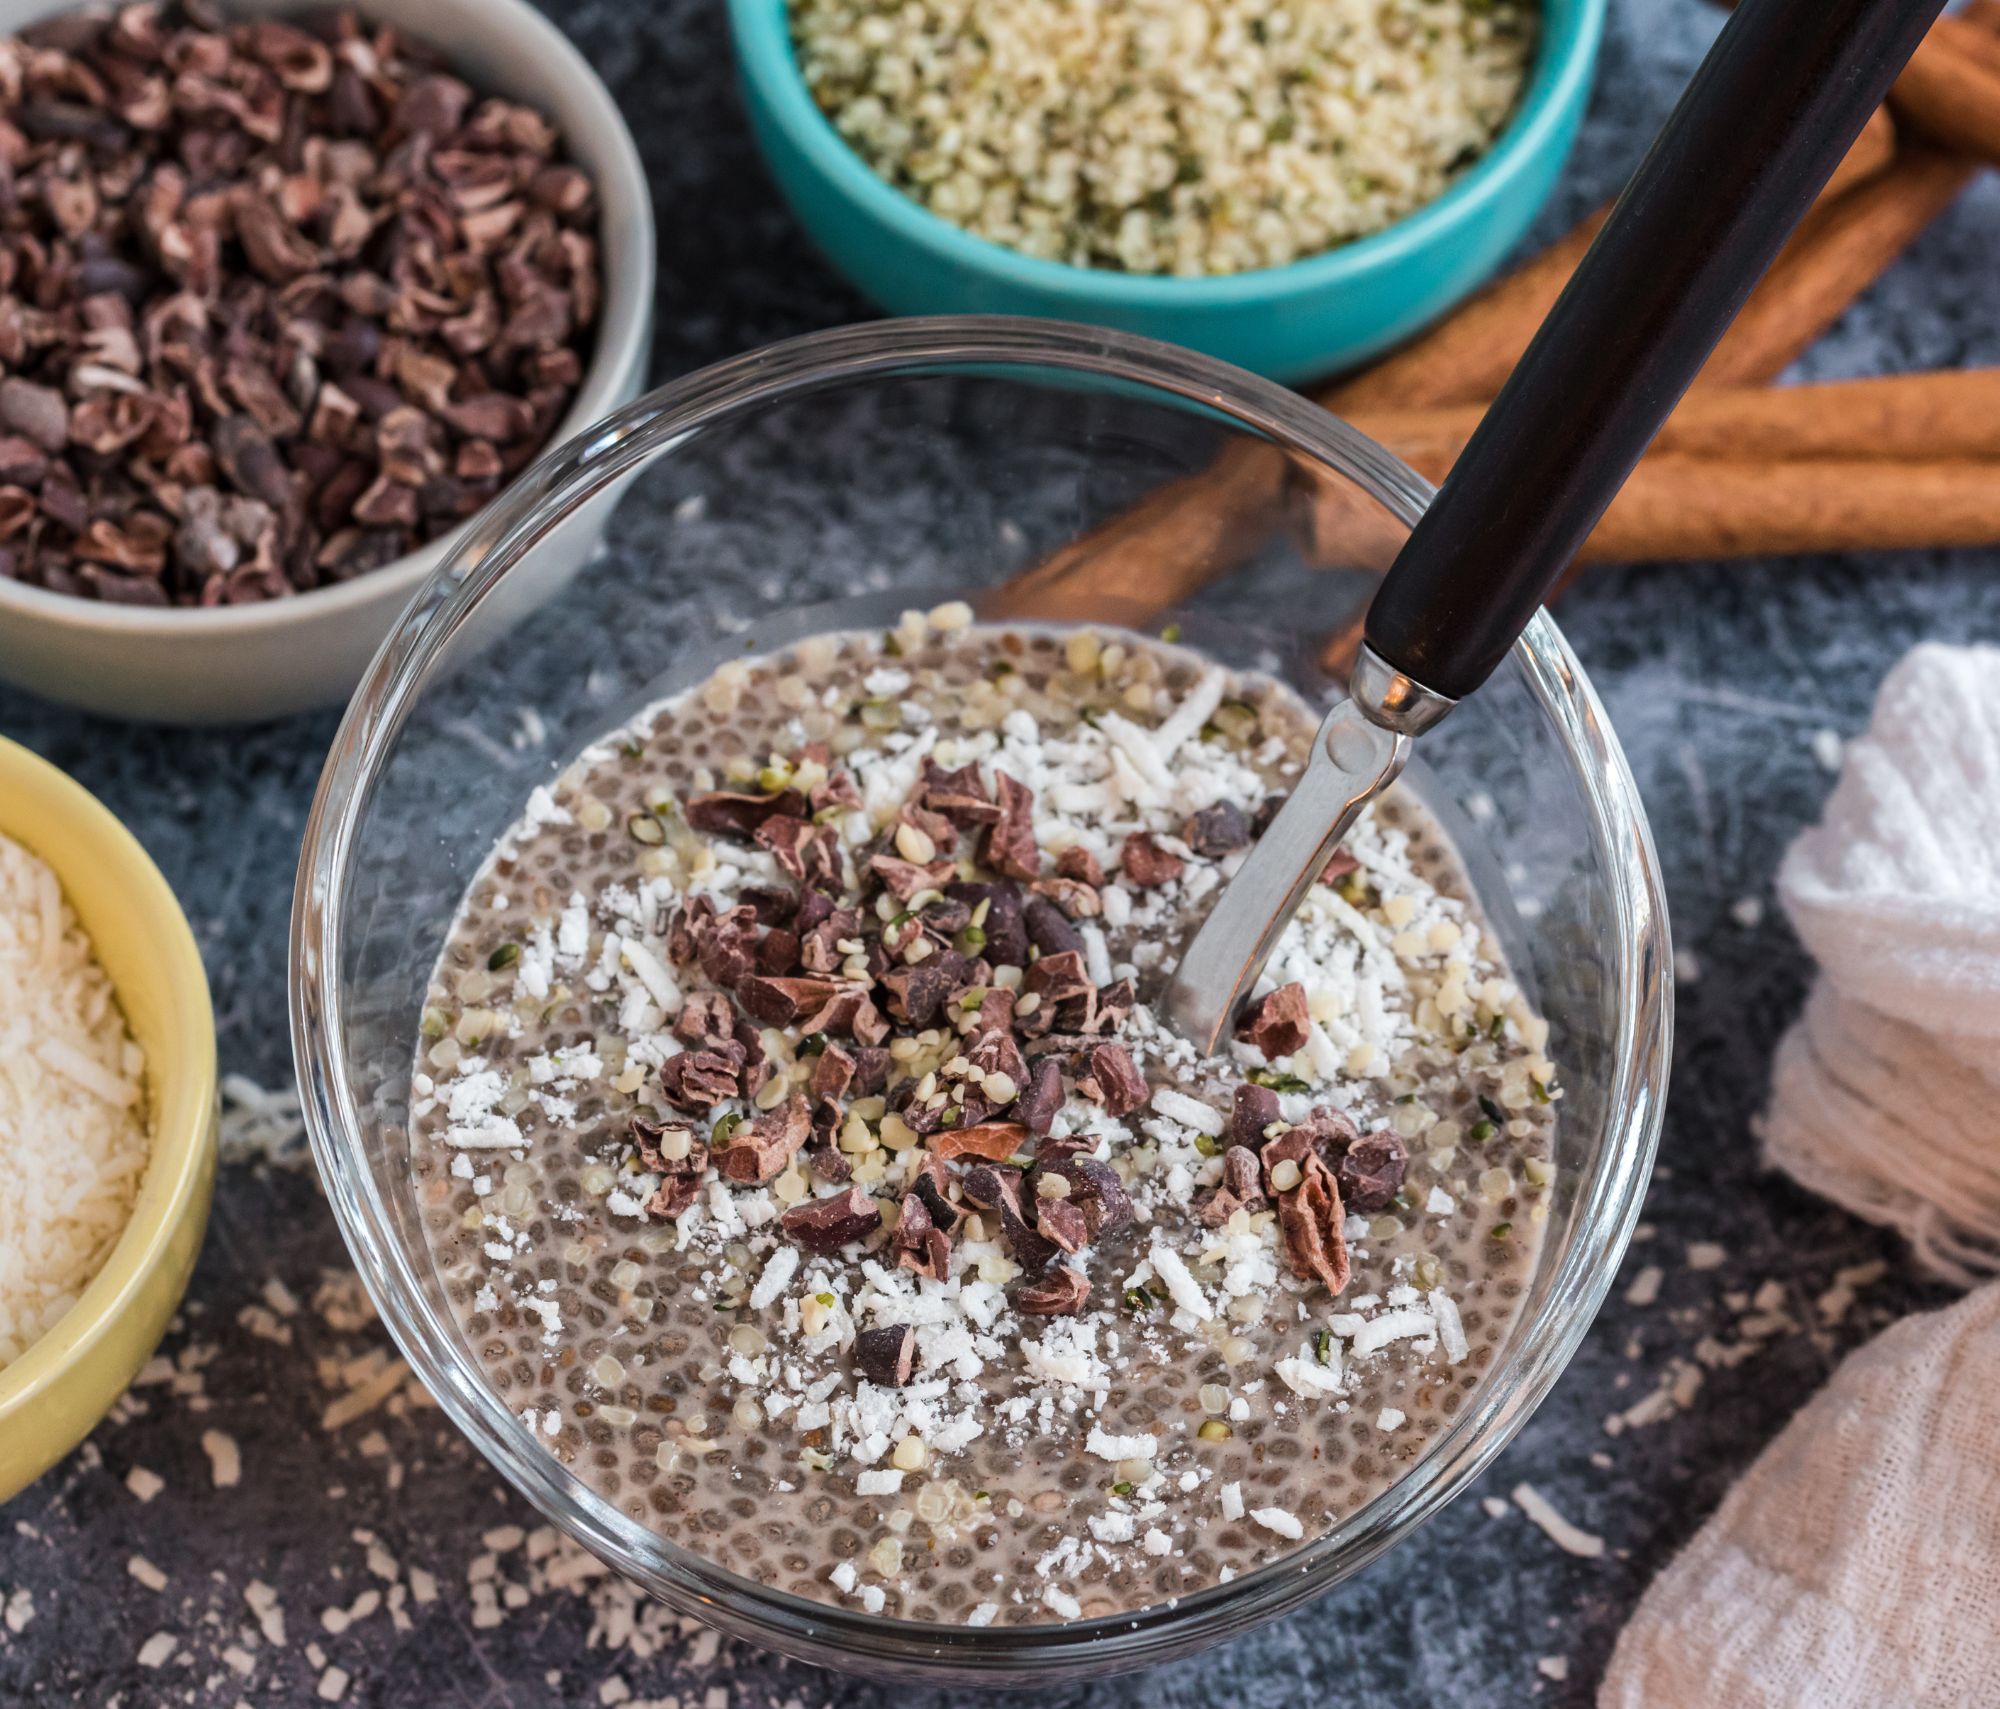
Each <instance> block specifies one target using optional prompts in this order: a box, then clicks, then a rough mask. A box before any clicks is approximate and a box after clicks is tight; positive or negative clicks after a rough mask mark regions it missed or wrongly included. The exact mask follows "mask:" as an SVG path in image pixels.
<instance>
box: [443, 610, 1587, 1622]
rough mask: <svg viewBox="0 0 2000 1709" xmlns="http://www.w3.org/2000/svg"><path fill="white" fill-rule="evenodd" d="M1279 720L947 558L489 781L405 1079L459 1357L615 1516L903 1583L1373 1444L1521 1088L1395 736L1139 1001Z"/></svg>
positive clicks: (1500, 1191) (1513, 1167)
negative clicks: (997, 600) (882, 610)
mask: <svg viewBox="0 0 2000 1709" xmlns="http://www.w3.org/2000/svg"><path fill="white" fill-rule="evenodd" d="M1316 725H1317V719H1316V718H1315V716H1314V715H1313V714H1312V712H1311V711H1310V710H1309V709H1308V708H1307V707H1306V706H1305V705H1304V703H1303V702H1302V701H1300V700H1299V699H1298V698H1297V697H1296V696H1295V695H1294V694H1293V693H1292V692H1291V691H1290V690H1289V689H1287V688H1285V687H1283V686H1281V685H1280V684H1278V683H1276V682H1274V681H1271V680H1269V679H1266V678H1263V677H1259V676H1252V675H1247V674H1246V675H1239V674H1235V673H1232V672H1230V671H1228V670H1226V669H1224V668H1222V667H1221V666H1219V665H1216V664H1214V663H1212V662H1210V661H1208V660H1206V659H1204V658H1202V657H1201V656H1199V655H1197V654H1195V653H1193V652H1191V651H1189V650H1187V649H1184V648H1182V647H1180V646H1178V645H1175V644H1172V643H1171V642H1170V641H1169V640H1162V639H1154V638H1150V637H1144V636H1140V635H1137V634H1132V633H1127V632H1121V631H1114V630H1107V629H1059V628H1038V627H1026V626H1019V627H1017V626H1007V627H998V626H981V625H975V624H974V623H973V622H972V621H971V613H970V612H969V611H968V610H967V609H966V608H965V607H964V606H962V605H948V606H941V607H939V608H938V609H937V610H935V611H933V612H931V613H930V614H929V615H928V616H925V615H923V614H917V613H911V614H908V615H906V616H905V617H904V619H903V620H902V622H901V623H900V624H899V625H898V627H897V628H895V629H894V630H892V631H890V632H888V633H887V634H883V633H881V632H868V633H862V632H849V633H837V634H828V635H822V636H816V637H813V638H810V639H808V640H805V641H801V642H799V643H797V644H796V645H794V646H792V647H790V648H788V649H787V650H785V651H783V652H780V653H777V654H774V655H771V656H768V657H764V658H759V659H754V660H742V661H734V662H731V663H729V664H727V665H724V666H723V667H722V668H720V669H719V670H717V671H716V672H715V673H714V675H712V676H711V677H709V678H708V679H707V680H706V681H704V682H703V683H701V684H700V685H699V686H698V687H697V688H695V689H692V690H690V691H688V692H686V693H684V694H681V695H679V696H677V697H675V698H673V699H671V700H669V701H667V702H665V703H663V704H660V705H657V706H655V707H653V708H651V709H649V710H648V711H647V712H645V713H644V714H642V715H641V716H640V717H638V718H637V719H635V720H634V721H632V722H631V723H630V724H629V725H627V726H626V727H625V728H623V729H621V730H619V731H616V732H614V733H612V734H611V735H609V736H607V737H605V738H603V739H602V740H601V741H599V742H597V743H595V744H593V745H592V746H591V747H589V748H588V749H586V750H585V751H584V752H583V754H582V755H581V756H580V757H579V758H578V759H577V760H576V761H575V763H574V764H572V765H571V766H570V767H569V768H568V769H567V770H566V771H565V772H564V773H563V774H562V775H561V777H560V778H559V779H558V780H557V781H556V782H555V783H554V784H553V785H552V786H550V787H547V788H540V789H537V790H535V791H534V793H533V795H532V796H531V798H530V799H529V801H528V803H527V806H526V811H525V813H524V815H523V817H522V818H521V819H520V820H519V822H518V823H517V824H516V825H515V826H514V827H513V829H512V830H511V831H510V832H509V833H508V834H507V836H506V837H505V838H504V839H503V840H502V841H501V843H500V845H499V846H498V848H497V849H496V850H495V852H494V853H493V854H492V855H491V856H490V857H489V859H488V860H487V862H486V864H485V865H484V866H483V867H482V869H481V870H480V872H479V874H478V876H477V877H476V879H475V880H474V881H473V883H472V885H471V888H470V890H469V892H468V894H467V896H466V898H465V901H464V903H463V906H462V908H461V911H460V914H459V916H458V918H457V920H456V921H455V922H454V925H453V928H452V931H451V934H450V937H449V939H448V942H447V945H446V948H445V950H444V953H443V955H442V957H441V960H440V963H439V965H438V968H437V971H436V974H435V976H434V978H433V981H432V985H431V989H430V992H429V997H428V1005H427V1007H426V1009H425V1011H424V1015H423V1019H422V1023H421V1026H422V1035H423V1036H422V1039H421V1040H420V1054H419V1058H418V1061H417V1063H416V1073H415V1078H414V1103H413V1110H412V1121H411V1146H412V1167H413V1169H414V1171H415V1177H416V1189H417V1195H418V1200H419V1203H420V1205H421V1207H422V1211H423V1217H424V1223H425V1227H426V1230H427V1236H428V1239H429V1241H430V1244H431V1248H432V1251H433V1255H434V1257H435V1260H436V1264H437V1267H438V1271H439V1274H440V1276H441V1277H442V1279H443V1283H444V1286H445V1288H446V1290H447V1292H448V1295H449V1297H450V1299H451V1301H452V1303H453V1306H454V1308H455V1310H456V1311H457V1313H458V1317H459V1321H460V1323H461V1325H462V1327H463V1330H464V1333H465V1335H466V1338H467V1341H468V1343H469V1345H470V1346H471V1347H473V1348H474V1349H476V1351H477V1354H478V1356H479V1358H480V1360H481V1362H482V1364H483V1366H484V1369H485V1371H486V1374H487V1377H488V1379H489V1380H490V1381H491V1382H492V1384H493V1386H494V1388H495V1389H496V1391H497V1392H498V1393H499V1394H500V1395H501V1396H502V1397H503V1399H504V1400H505V1402H506V1404H507V1405H508V1406H509V1407H510V1408H511V1409H512V1410H513V1411H514V1412H515V1413H516V1414H517V1415H518V1416H519V1417H520V1418H521V1419H522V1420H523V1422H524V1423H525V1424H526V1425H527V1426H528V1427H529V1428H530V1429H531V1430H532V1431H533V1432H534V1434H535V1435H536V1437H537V1438H538V1439H539V1440H540V1441H541V1442H542V1443H543V1444H544V1445H545V1446H546V1447H547V1449H548V1451H549V1452H550V1453H552V1454H554V1455H555V1456H557V1458H559V1459H560V1460H562V1461H563V1462H564V1463H565V1464H567V1465H568V1466H570V1467H571V1468H572V1469H573V1470H574V1471H575V1473H576V1474H577V1475H578V1476H579V1477H580V1478H581V1479H583V1480H584V1481H585V1482H586V1483H587V1484H588V1485H590V1486H591V1487H592V1488H593V1489H595V1490H596V1491H597V1492H598V1493H599V1494H600V1495H602V1496H603V1497H604V1498H605V1499H606V1500H608V1501H610V1502H613V1503H615V1504H616V1505H617V1506H618V1507H619V1508H621V1509H622V1510H623V1511H624V1512H626V1513H627V1514H629V1515H630V1516H631V1517H632V1518H633V1519H635V1520H637V1521H639V1522H641V1523H643V1524H645V1525H647V1526H650V1527H651V1528H652V1529H653V1530H655V1531H656V1532H658V1533H659V1534H660V1535H661V1536H662V1537H665V1538H667V1539H669V1540H671V1541H673V1542H675V1543H678V1544H681V1545H683V1546H685V1547H687V1548H689V1549H691V1550H693V1551H695V1552H697V1553H699V1554H701V1555H703V1556H705V1557H706V1558H707V1559H709V1560H711V1561H713V1562H715V1563H717V1564H718V1565H720V1566H723V1567H726V1568H729V1569H731V1570H732V1571H734V1572H737V1573H739V1574H742V1575H744V1576H745V1577H748V1578H752V1579H756V1580H759V1581H761V1582H763V1583H765V1584H768V1585H772V1586H775V1587H778V1588H781V1589H784V1590H787V1591H790V1592H793V1593H795V1594H797V1595H800V1596H804V1597H810V1598H816V1599H820V1600H824V1601H829V1602H836V1603H841V1604H844V1605H848V1606H853V1607H857V1608H860V1609H863V1610H866V1611H868V1612H870V1613H879V1614H883V1615H886V1616H891V1617H895V1618H900V1619H909V1620H920V1621H943V1622H952V1623H965V1624H972V1625H985V1624H988V1623H993V1622H998V1623H1002V1624H1031V1623H1035V1622H1042V1621H1051V1620H1073V1619H1078V1618H1086V1617H1092V1616H1099V1615H1106V1614H1113V1613H1118V1612H1123V1611H1129V1610H1133V1609H1137V1608H1140V1607H1144V1606H1146V1605H1149V1604H1153V1603H1158V1602H1162V1601H1165V1600H1169V1599H1171V1598H1174V1597H1176V1596H1180V1595H1184V1594H1186V1593H1188V1592H1191V1591H1194V1590H1198V1589H1201V1588H1204V1587H1206V1586H1210V1585H1214V1584H1216V1583H1219V1582H1223V1581H1226V1580H1229V1579H1231V1578H1233V1577H1236V1576H1237V1575H1239V1574H1241V1573H1244V1572H1247V1571H1250V1570H1251V1569H1253V1568H1255V1567H1258V1566H1261V1565H1263V1564H1265V1563H1267V1562H1270V1561H1272V1560H1275V1559H1277V1558H1279V1557H1280V1556H1282V1555H1284V1554H1285V1553H1286V1552H1288V1551H1290V1550H1292V1549H1294V1548H1296V1547H1298V1546H1300V1545H1301V1543H1302V1542H1304V1541H1307V1540H1310V1539H1312V1538H1315V1537H1318V1536H1320V1535H1322V1534H1324V1533H1325V1532H1326V1531H1327V1530H1329V1529H1330V1528H1331V1527H1332V1526H1333V1525H1335V1524H1336V1523H1337V1522H1339V1521H1340V1520H1341V1519H1342V1518H1343V1517H1345V1516H1346V1515H1348V1514H1351V1513H1352V1512H1354V1511H1355V1510H1356V1509H1357V1508H1359V1507H1360V1506H1361V1505H1362V1504H1363V1503H1365V1502H1367V1501H1368V1500H1369V1499H1370V1498H1372V1497H1373V1496H1375V1495H1377V1494H1379V1493H1380V1492H1381V1491H1382V1490H1384V1489H1385V1488H1387V1487H1388V1486H1389V1485H1390V1484H1392V1483H1393V1482H1395V1480H1396V1479H1398V1478H1399V1477H1401V1476H1402V1475H1403V1473H1404V1472H1406V1471H1407V1470H1408V1469H1409V1468H1410V1467H1411V1466H1412V1465H1413V1464H1415V1463H1416V1461H1417V1460H1418V1459H1419V1458H1421V1456H1422V1455H1423V1454H1424V1452H1425V1450H1426V1447H1427V1446H1428V1444H1429V1443H1430V1442H1431V1440H1432V1439H1433V1437H1434V1436H1435V1435H1436V1434H1437V1432H1438V1431H1439V1430H1440V1429H1441V1427H1442V1426H1443V1425H1444V1424H1445V1422H1446V1420H1448V1419H1449V1418H1450V1417H1451V1416H1452V1415H1453V1414H1454V1413H1455V1412H1457V1411H1458V1410H1459V1408H1460V1407H1462V1406H1463V1405H1465V1404H1466V1402H1467V1399H1468V1397H1469V1396H1470V1395H1471V1394H1472V1392H1473V1391H1474V1390H1475V1389H1476V1388H1477V1386H1478V1385H1479V1383H1480V1381H1481V1380H1482V1377H1483V1375H1484V1373H1485V1372H1486V1370H1487V1368H1488V1366H1489V1364H1490V1362H1491V1361H1492V1359H1493V1356H1494V1353H1495V1351H1496V1349H1497V1348H1498V1347H1499V1346H1500V1345H1501V1343H1502V1342H1503V1340H1504V1338H1505V1336H1506V1334H1507V1332H1508V1329H1509V1327H1510V1325H1511V1323H1512V1321H1513V1319H1514V1316H1515V1314H1516V1312H1517V1310H1518V1309H1519V1304H1520V1301H1521V1299H1522V1298H1523V1296H1524V1294H1525V1292H1526V1284H1527V1281H1528V1278H1529V1276H1530V1275H1531V1273H1532V1270H1533V1267H1534V1262H1535V1256H1536V1252H1537V1248H1538V1245H1539V1242H1540V1239H1541V1233H1542V1226H1543V1223H1544V1220H1545V1216H1546V1211H1547V1206H1548V1202H1549V1192H1550V1188H1551V1185H1552V1182H1553V1178H1554V1168H1553V1162H1552V1139H1553V1127H1554V1116H1555V1108H1556V1103H1557V1100H1558V1099H1559V1098H1560V1091H1559V1089H1558V1087H1557V1084H1556V1080H1555V1075H1554V1069H1553V1067H1552V1065H1551V1063H1550V1062H1549V1060H1548V1059H1547V1057H1546V1056H1545V1055H1544V1054H1543V1048H1544V1045H1545V1042H1546V1034H1547V1027H1546V1024H1545V1023H1544V1022H1543V1021H1542V1019H1541V1018H1540V1017H1539V1016H1538V1015H1537V1014H1536V1013H1535V1012H1534V1011H1533V1009H1532V1008H1531V1007H1530V1005H1529V1004H1528V1002H1527V1001H1526V999H1525V998H1524V996H1523V993H1522V992H1521V991H1520V989H1519V988H1518V986H1517V985H1516V984H1515V983H1514V981H1513V979H1512V978H1511V977H1510V975H1509V972H1508V970H1507V967H1506V965H1505V962H1504V959H1503V956H1502V953H1501V950H1500V947H1499V945H1498V944H1497V942H1496V941H1495V939H1494V937H1493V935H1492V933H1491V931H1490V930H1489V929H1487V927H1486V926H1485V925H1484V923H1483V922H1482V920H1481V917H1480V915H1479V912H1478V909H1477V907H1476V904H1475V902H1474V900H1473V898H1472V896H1471V893H1470V891H1469V888H1468V886H1467V884H1466V882H1465V879H1464V875H1463V873H1462V871H1461V869H1460V867H1459V865H1458V863H1457V860H1456V857H1455V855H1454V853H1453V851H1452V850H1451V848H1450V845H1449V843H1448V842H1447V840H1446V839H1445V837H1444V835H1443V834H1442V832H1441V831H1440V829H1439V828H1438V826H1437V825H1436V823H1435V822H1434V821H1433V820H1432V819H1431V818H1430V817H1429V816H1428V815H1427V814H1426V813H1425V812H1424V811H1423V809H1422V808H1421V807H1420V806H1419V804H1417V803H1416V802H1415V801H1414V800H1413V799H1412V798H1411V796H1410V795H1409V794H1408V793H1407V792H1406V791H1404V790H1402V789H1398V790H1396V791H1393V792H1392V793H1391V794H1390V795H1389V796H1388V797H1387V798H1385V799H1384V800H1383V801H1381V802H1379V803H1378V804H1376V805H1375V806H1374V807H1373V808H1372V809H1371V810H1370V811H1369V812H1368V813H1367V814H1366V815H1364V817H1363V818H1362V820H1361V822H1360V823H1359V824H1358V825H1357V826H1356V827H1355V830H1354V831H1353V833H1352V835H1351V836H1350V837H1349V839H1348V841H1347V842H1346V844H1345V845H1344V846H1343V848H1342V850H1341V852H1340V854H1339V855H1338V856H1336V858H1335V859H1334V860H1333V861H1332V863H1331V864H1330V865H1329V866H1328V868H1327V870H1326V871H1325V873H1324V874H1322V876H1321V878H1320V880H1319V882H1317V883H1316V884H1315V885H1314V886H1313V887H1312V890H1311V892H1310V894H1309V896H1308V899H1307V901H1306V902H1305V904H1304V905H1303V907H1302V908H1301V910H1300V913H1299V915H1298V917H1297V919H1296V920H1295V921H1294V922H1293V923H1292V924H1291V926H1290V927H1288V928H1287V930H1286V932H1285V934H1284V936H1283V938H1282V939H1281V941H1280V943H1279V945H1278V948H1277V951H1276V953H1275V954H1274V955H1273V957H1272V960H1271V963H1270V966H1269V969H1268V970H1267V972H1266V974H1265V977H1264V979H1263V980H1262V982H1261V983H1260V985H1259V986H1258V988H1257V990H1256V992H1255V993H1254V994H1253V996H1252V998H1251V1000H1250V1002H1249V1003H1248V1004H1247V1005H1246V1006H1245V1009H1244V1011H1243V1012H1242V1013H1241V1014H1240V1015H1239V1017H1238V1019H1237V1024H1236V1028H1235V1036H1234V1038H1233V1039H1232V1041H1231V1042H1230V1043H1229V1044H1228V1045H1227V1046H1226V1047H1225V1050H1224V1053H1223V1054H1221V1055H1219V1056H1217V1057H1214V1058H1210V1059H1203V1058H1201V1057H1200V1056H1199V1055H1198V1054H1197V1052H1196V1050H1195V1048H1194V1047H1193V1046H1192V1045H1190V1044H1188V1043H1186V1042H1185V1041H1183V1040H1181V1039H1179V1038H1177V1037H1176V1036H1175V1035H1173V1034H1172V1033H1171V1032H1169V1031H1168V1030H1167V1028H1166V1026H1165V1024H1164V1022H1163V1021H1162V1020H1161V1019H1159V1018H1158V1017H1157V1016H1156V1014H1155V1012H1154V1008H1153V1004H1154V1002H1155V1000H1156V999H1157V997H1158V996H1159V995H1160V993H1161V992H1162V991H1163V988H1164V985H1165V982H1166V979H1167V977H1168V976H1169V974H1170V973H1171V971H1172V968H1173V966H1174V963H1175V961H1176V959H1177V957H1178V955H1179V952H1180V949H1181V947H1182V945H1183V944H1184V943H1185V941H1186V939H1187V938H1188V936H1189V935H1190V934H1191V932H1192V930H1193V928H1194V927H1195V926H1196V925H1198V924H1199V922H1200V919H1201V918H1202V916H1203V914H1204V913H1205V912H1206V908H1207V906H1208V903H1209V901H1210V900H1211V899H1212V896H1213V893H1214V892H1215V891H1216V890H1217V888H1218V887H1219V886H1220V885H1221V884H1222V883H1224V882H1225V881H1226V880H1227V879H1228V878H1229V876H1230V875H1231V873H1232V872H1233V871H1234V870H1235V868H1236V866H1237V865H1238V864H1239V863H1240V861H1241V859H1242V857H1243V853H1244V850H1245V849H1246V848H1247V847H1248V846H1249V845H1250V843H1251V842H1252V841H1253V840H1254V838H1255V837H1256V836H1257V835H1258V833H1259V832H1260V830H1261V828H1262V826H1263V825H1264V824H1265V823H1266V822H1268V816H1269V814H1270V812H1272V811H1273V810H1274V809H1275V806H1276V803H1277V801H1278V800H1279V799H1281V798H1282V795H1283V793H1284V792H1285V791H1286V790H1288V789H1289V788H1290V787H1291V785H1292V783H1293V781H1294V780H1295V779H1296V778H1297V776H1298V774H1299V772H1300V770H1301V769H1302V766H1303V763H1304V758H1305V755H1306V754H1307V752H1308V751H1309V745H1310V742H1311V739H1312V736H1313V732H1314V730H1315V728H1316Z"/></svg>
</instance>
